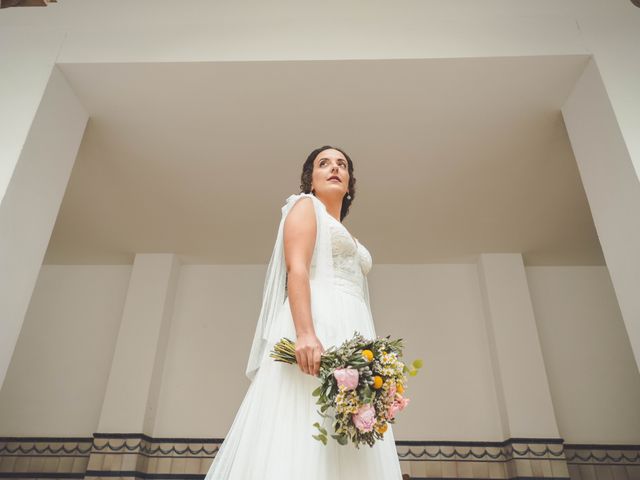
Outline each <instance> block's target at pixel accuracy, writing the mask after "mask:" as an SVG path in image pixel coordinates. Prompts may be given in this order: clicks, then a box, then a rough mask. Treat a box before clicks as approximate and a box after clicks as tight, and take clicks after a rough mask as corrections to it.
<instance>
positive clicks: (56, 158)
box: [0, 67, 88, 385]
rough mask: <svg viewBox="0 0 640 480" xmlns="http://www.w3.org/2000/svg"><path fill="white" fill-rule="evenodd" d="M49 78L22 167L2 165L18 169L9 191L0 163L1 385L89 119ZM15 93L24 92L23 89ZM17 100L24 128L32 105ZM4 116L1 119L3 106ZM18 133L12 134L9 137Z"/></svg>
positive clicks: (61, 82) (54, 76)
mask: <svg viewBox="0 0 640 480" xmlns="http://www.w3.org/2000/svg"><path fill="white" fill-rule="evenodd" d="M36 70H37V71H34V72H32V73H34V75H35V76H36V77H37V78H40V75H42V74H43V73H44V72H43V71H41V70H39V69H36ZM26 73H27V72H22V74H26ZM49 73H50V76H49V77H47V78H48V83H47V84H46V89H45V92H44V95H43V100H42V102H40V104H39V105H38V109H37V112H36V115H35V117H34V118H32V121H33V123H32V124H30V125H29V127H30V129H29V133H28V135H27V136H26V140H25V143H24V145H21V150H20V151H19V161H18V159H16V158H13V157H12V154H8V155H7V156H6V157H5V158H3V159H2V160H5V161H6V162H8V163H11V162H14V164H15V168H12V169H11V181H10V182H9V184H8V185H6V190H4V189H3V187H4V186H3V184H2V183H1V182H2V175H3V173H2V167H1V165H2V163H4V162H0V318H1V319H2V321H1V322H0V385H1V384H2V382H3V381H4V378H5V374H6V371H7V368H8V365H9V361H10V359H11V355H12V353H13V350H14V347H15V343H16V340H17V338H18V333H19V332H20V328H21V327H22V322H23V320H24V316H25V312H26V311H27V306H28V305H29V299H30V298H31V294H32V292H33V288H34V286H35V284H36V279H37V278H38V272H39V271H40V266H41V265H42V260H43V258H44V254H45V251H46V250H47V245H48V244H49V238H50V237H51V232H52V231H53V225H54V224H55V221H56V217H57V216H58V210H59V208H60V204H61V203H62V197H63V195H64V191H65V189H66V187H67V182H68V180H69V176H70V175H71V168H72V167H73V162H74V161H75V158H76V154H77V152H78V148H79V146H80V141H81V140H82V135H83V133H84V128H85V125H86V123H87V119H88V115H87V112H86V111H85V110H84V108H83V106H82V105H81V104H80V102H79V100H78V98H77V97H76V95H75V93H74V92H73V90H72V89H71V87H70V86H69V84H68V83H67V81H66V79H65V77H64V75H63V74H62V73H61V72H60V69H58V68H57V67H55V68H53V69H50V71H49ZM0 76H2V75H0ZM25 83H26V85H27V90H29V89H32V87H33V85H32V84H31V81H26V82H25ZM12 87H16V90H17V91H20V90H21V86H20V85H12ZM33 88H35V87H33ZM3 93H4V92H3ZM17 98H18V99H19V100H20V101H17V102H16V105H13V107H19V108H17V110H20V111H21V114H20V115H18V114H16V120H17V124H18V125H23V126H24V118H23V116H24V113H23V109H28V108H30V106H28V105H26V103H29V102H26V101H24V102H23V100H24V99H23V98H22V97H21V95H17ZM1 99H2V97H0V100H1ZM9 103H10V106H11V102H9ZM10 110H12V109H10ZM0 112H2V113H0V118H2V117H3V113H4V112H3V110H2V107H1V106H0ZM0 129H1V128H0ZM14 130H15V129H14V128H9V131H10V132H13V131H14ZM21 133H22V132H18V131H17V130H16V131H15V135H16V139H17V140H16V139H12V141H10V142H8V143H7V144H6V146H5V147H3V146H2V143H0V152H1V151H2V149H3V148H9V150H11V151H12V152H13V151H14V149H15V147H16V146H17V144H15V141H18V142H19V140H20V139H21V136H20V134H21ZM1 140H2V137H0V141H1ZM14 153H15V152H14ZM4 173H8V172H6V171H5V172H4ZM2 194H4V198H2Z"/></svg>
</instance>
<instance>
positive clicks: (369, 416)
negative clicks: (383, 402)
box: [351, 403, 376, 432]
mask: <svg viewBox="0 0 640 480" xmlns="http://www.w3.org/2000/svg"><path fill="white" fill-rule="evenodd" d="M351 417H352V418H353V423H354V424H355V426H356V428H357V429H358V430H360V431H361V432H370V431H371V430H373V426H374V425H375V423H376V410H375V409H374V408H373V406H372V405H371V404H369V403H367V404H366V405H362V406H361V407H360V408H359V409H358V411H357V412H356V413H354V414H353V415H352V416H351Z"/></svg>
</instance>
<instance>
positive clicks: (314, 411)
mask: <svg viewBox="0 0 640 480" xmlns="http://www.w3.org/2000/svg"><path fill="white" fill-rule="evenodd" d="M301 187H302V189H303V192H302V193H300V194H297V195H291V196H290V197H289V198H287V201H286V204H285V205H284V206H283V207H282V218H281V221H280V226H279V230H278V236H277V238H276V242H275V247H274V250H273V254H272V256H271V260H270V262H269V266H268V268H267V275H266V280H265V285H264V294H263V303H262V309H261V312H260V317H259V320H258V325H257V327H256V332H255V336H254V340H253V345H252V348H251V353H250V357H249V362H248V365H247V369H246V375H247V377H248V378H249V379H251V380H252V382H251V385H250V386H249V389H248V390H247V393H246V395H245V397H244V399H243V401H242V403H241V405H240V407H239V409H238V412H237V414H236V417H235V419H234V420H233V423H232V425H231V428H230V429H229V432H228V434H227V436H226V437H225V439H224V442H223V443H222V445H221V446H220V449H219V450H218V453H217V455H216V456H215V458H214V460H213V463H212V464H211V467H210V468H209V471H208V473H207V475H206V477H205V480H253V479H256V480H257V479H260V480H276V479H278V480H293V479H301V478H304V479H306V480H361V479H363V478H366V479H367V480H376V479H380V480H401V479H402V473H401V470H400V462H399V459H398V455H397V451H396V446H395V440H394V436H393V430H392V425H391V424H389V425H388V429H387V431H386V432H385V434H384V439H383V440H379V441H378V442H377V443H376V444H375V445H373V447H370V446H368V445H363V446H360V448H359V449H358V448H356V447H355V446H354V445H352V444H351V443H349V444H347V445H344V446H343V445H340V444H338V442H337V441H335V440H334V439H333V438H331V437H330V436H328V438H327V444H326V445H324V444H322V443H321V442H320V441H318V440H316V439H314V438H313V437H312V435H315V434H317V433H318V430H317V429H316V428H315V427H314V426H313V424H314V423H315V422H319V423H320V424H321V425H322V426H323V427H324V428H326V429H327V431H328V434H329V435H330V434H331V433H333V429H332V428H331V421H330V419H323V418H322V417H321V416H320V414H319V413H318V410H319V406H318V405H317V404H316V400H317V397H314V396H312V395H311V392H313V390H314V389H315V388H316V387H318V386H319V385H320V380H319V378H318V372H319V367H320V355H321V353H322V352H323V351H324V350H325V349H326V348H329V347H330V346H332V345H336V346H339V345H340V344H341V343H342V342H343V341H345V340H348V339H350V338H351V337H352V336H353V334H354V331H358V332H359V333H361V334H362V335H363V336H364V337H366V338H371V339H373V338H375V337H376V332H375V328H374V324H373V318H372V316H371V307H370V303H369V288H368V283H367V274H368V272H369V270H370V269H371V266H372V258H371V255H370V253H369V251H368V250H367V248H366V247H365V246H364V245H363V244H362V243H360V241H359V240H358V239H357V238H355V237H353V236H352V235H351V233H350V232H349V231H348V230H347V228H346V227H345V226H344V225H343V224H342V220H343V219H344V217H345V216H346V214H347V213H348V211H349V207H350V205H351V203H352V201H353V197H354V195H355V177H354V176H353V163H352V162H351V159H350V158H349V156H348V155H347V154H346V153H344V152H343V151H342V150H340V149H338V148H334V147H331V146H328V145H327V146H324V147H321V148H318V149H316V150H314V151H313V152H311V154H310V155H309V158H308V159H307V161H306V162H305V164H304V165H303V172H302V185H301ZM285 220H286V221H285ZM282 337H287V338H289V339H291V340H294V341H295V343H296V359H297V362H298V364H297V365H289V364H285V363H282V362H276V361H275V360H274V359H273V358H271V357H270V356H269V352H270V351H271V349H272V348H273V346H274V345H275V343H276V342H278V341H279V340H280V339H281V338H282Z"/></svg>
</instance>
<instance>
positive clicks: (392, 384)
mask: <svg viewBox="0 0 640 480" xmlns="http://www.w3.org/2000/svg"><path fill="white" fill-rule="evenodd" d="M402 349H403V343H402V339H397V340H390V339H389V336H387V337H385V338H382V337H378V338H377V339H375V340H368V339H366V338H364V337H363V336H362V335H360V334H359V333H358V332H357V331H356V332H355V333H354V336H353V338H351V339H350V340H347V341H346V342H344V343H343V344H342V345H341V346H340V347H338V348H336V347H335V346H333V347H331V348H329V349H328V350H326V351H325V352H323V354H322V356H321V359H320V372H319V378H320V382H321V384H320V386H319V387H318V388H316V389H315V390H314V391H313V393H312V395H313V396H315V397H318V400H317V402H316V403H317V404H318V405H320V410H319V411H318V413H319V414H320V415H321V416H322V417H323V418H329V419H331V420H333V430H334V432H335V433H333V434H331V437H332V438H334V439H335V440H336V441H337V442H338V443H339V444H340V445H346V444H347V443H349V442H351V443H352V444H354V445H355V446H356V448H360V444H367V445H369V446H370V447H372V446H373V445H374V443H375V442H376V441H377V440H378V439H382V438H383V437H384V432H385V431H386V430H387V424H388V423H392V424H393V423H395V418H396V414H397V413H398V412H399V411H401V410H403V409H404V408H405V407H406V406H407V405H408V404H409V400H410V399H409V398H406V397H404V396H403V393H404V391H405V389H406V387H407V379H406V376H405V373H408V374H409V375H410V376H415V375H416V374H417V373H418V369H419V368H421V367H422V361H421V360H414V361H413V362H412V364H411V367H408V366H406V365H405V364H404V363H402V362H401V361H400V360H398V358H399V357H402ZM270 357H272V358H274V359H275V360H276V361H279V362H285V363H289V364H295V363H297V361H296V355H295V342H293V341H291V340H289V339H288V338H282V339H281V340H280V341H279V342H278V343H276V344H275V346H274V348H273V350H272V351H271V354H270ZM330 408H331V409H332V415H328V414H325V412H326V411H327V410H328V409H330ZM313 426H314V427H316V428H317V429H318V431H319V433H318V434H317V435H312V436H313V438H315V439H316V440H318V441H321V442H322V443H323V444H324V445H326V444H327V431H326V429H324V428H323V427H322V426H321V425H320V423H318V422H316V423H314V424H313Z"/></svg>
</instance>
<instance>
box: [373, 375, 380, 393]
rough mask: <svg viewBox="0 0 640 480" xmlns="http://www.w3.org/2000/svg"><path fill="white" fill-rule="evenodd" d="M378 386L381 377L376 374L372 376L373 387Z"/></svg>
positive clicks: (376, 387) (376, 388) (377, 387)
mask: <svg viewBox="0 0 640 480" xmlns="http://www.w3.org/2000/svg"><path fill="white" fill-rule="evenodd" d="M380 387H382V377H381V376H380V375H376V376H375V377H373V388H374V389H375V390H378V389H379V388H380Z"/></svg>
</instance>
